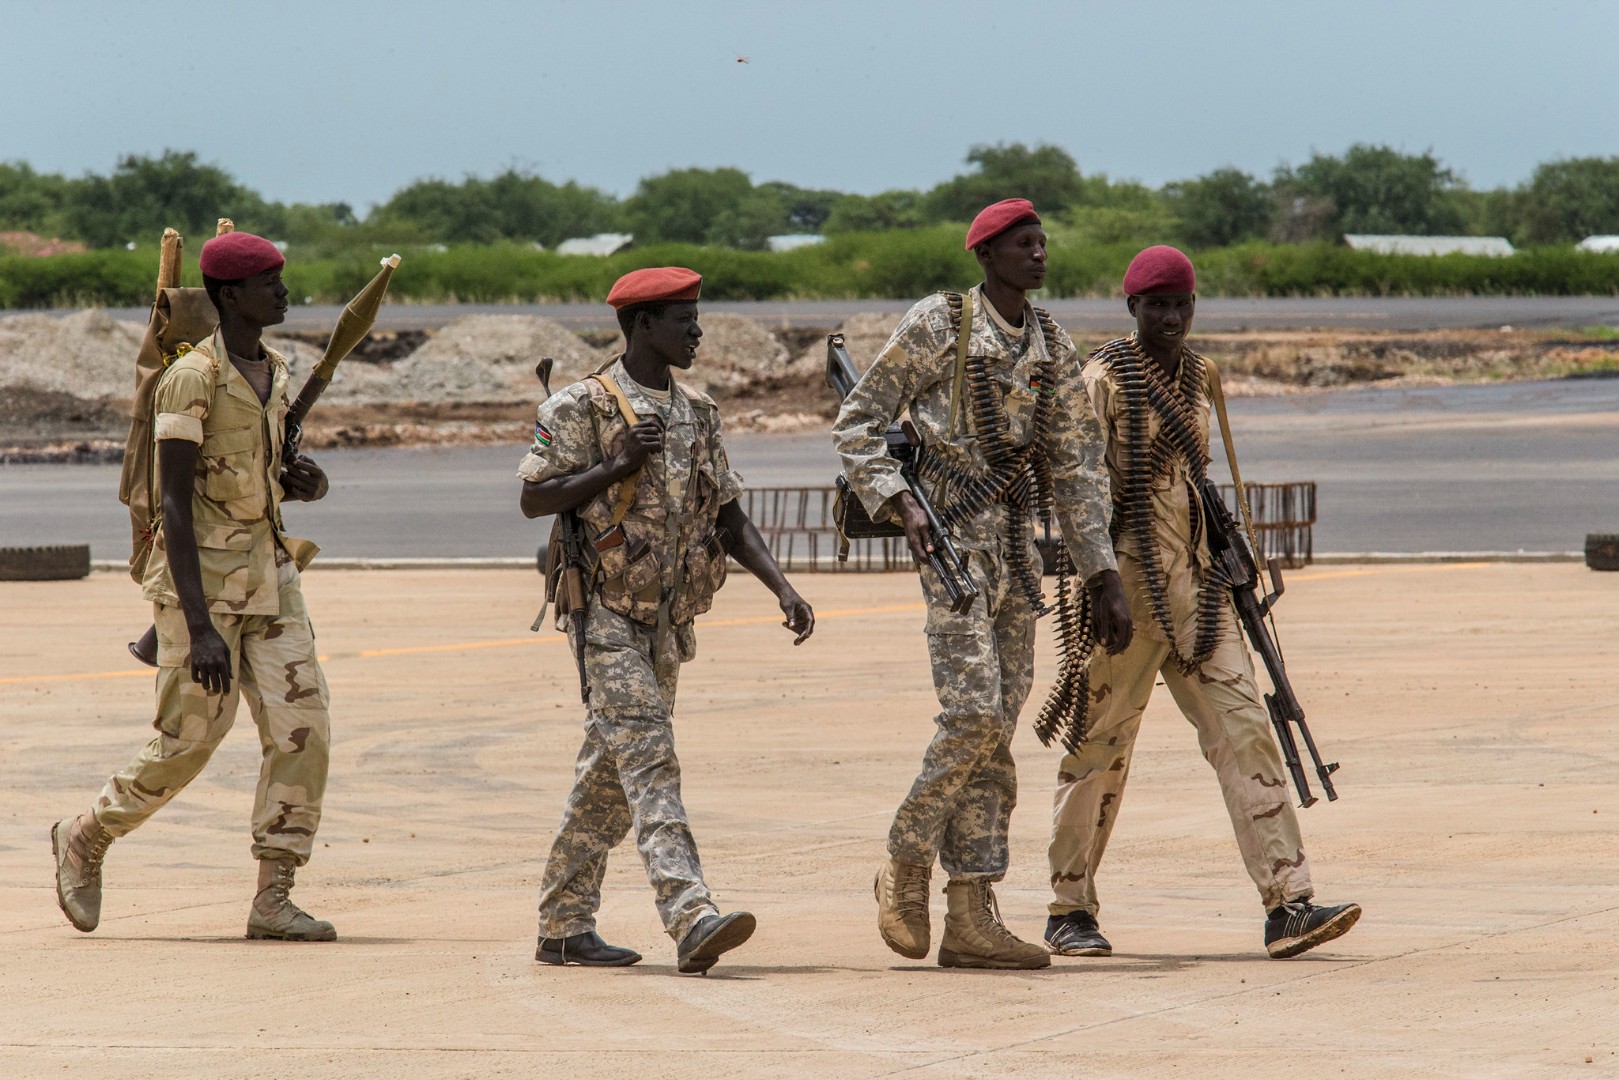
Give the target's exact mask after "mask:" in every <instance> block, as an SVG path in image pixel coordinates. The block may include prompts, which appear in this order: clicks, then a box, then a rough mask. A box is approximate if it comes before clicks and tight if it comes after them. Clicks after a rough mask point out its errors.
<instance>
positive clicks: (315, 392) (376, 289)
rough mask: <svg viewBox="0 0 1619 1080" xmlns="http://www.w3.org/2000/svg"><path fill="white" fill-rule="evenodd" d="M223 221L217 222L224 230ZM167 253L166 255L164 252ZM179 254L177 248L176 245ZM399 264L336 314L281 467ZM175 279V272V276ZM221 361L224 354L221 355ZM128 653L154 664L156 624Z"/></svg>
mask: <svg viewBox="0 0 1619 1080" xmlns="http://www.w3.org/2000/svg"><path fill="white" fill-rule="evenodd" d="M227 224H228V223H226V222H223V221H222V222H221V223H220V228H221V229H222V230H223V229H225V228H226V227H227ZM165 257H167V256H165ZM175 257H176V258H178V248H176V256H175ZM398 266H399V256H398V255H390V256H388V257H387V258H386V259H383V260H382V269H381V270H378V271H377V273H376V276H375V277H373V278H372V279H371V280H370V281H369V282H367V283H366V286H365V288H363V289H361V290H360V291H359V293H357V294H356V295H355V297H354V299H352V300H350V301H349V302H348V303H347V304H346V305H344V307H343V313H342V314H341V315H339V316H338V317H337V326H336V327H334V328H333V329H332V336H331V338H330V339H328V340H327V342H326V350H325V352H324V353H322V354H321V358H320V363H319V364H317V365H315V370H314V371H312V372H310V373H309V378H308V379H306V380H305V381H304V386H303V389H302V390H300V391H298V400H296V401H294V402H293V403H292V405H291V407H290V408H288V410H287V423H286V438H285V440H284V441H283V442H282V444H281V467H282V468H283V469H289V468H291V467H292V465H293V463H294V462H296V461H297V460H298V446H299V444H300V443H301V442H303V437H304V428H303V424H304V419H305V418H306V417H308V415H309V410H310V409H311V408H313V407H314V405H315V402H317V401H319V400H320V395H321V394H322V393H324V392H325V390H326V388H327V387H328V386H330V385H331V384H332V376H333V375H335V374H337V365H338V364H340V363H342V361H343V358H344V357H346V356H348V354H349V353H351V352H353V351H354V347H355V346H356V345H358V344H359V343H360V342H361V341H363V340H364V339H365V335H367V334H369V333H370V332H371V327H372V326H374V325H376V321H377V311H378V310H379V309H380V308H381V307H382V298H383V296H384V295H385V294H386V293H387V292H388V282H389V281H390V280H392V279H393V273H394V270H395V269H397V268H398ZM175 280H176V281H178V280H179V279H178V276H176V277H175ZM220 359H221V361H222V362H223V360H224V358H223V357H221V358H220ZM129 652H130V655H131V656H133V657H134V658H135V659H137V660H139V661H140V662H141V663H143V664H145V665H146V666H147V667H157V627H156V626H149V627H147V628H146V633H144V634H142V635H141V636H140V640H139V641H132V642H130V643H129Z"/></svg>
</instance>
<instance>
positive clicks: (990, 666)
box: [833, 289, 1114, 881]
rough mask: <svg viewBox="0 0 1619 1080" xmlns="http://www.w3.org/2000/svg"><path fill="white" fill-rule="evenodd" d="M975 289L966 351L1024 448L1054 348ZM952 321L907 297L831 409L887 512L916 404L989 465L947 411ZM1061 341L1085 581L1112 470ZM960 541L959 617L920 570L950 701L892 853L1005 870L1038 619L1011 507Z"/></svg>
mask: <svg viewBox="0 0 1619 1080" xmlns="http://www.w3.org/2000/svg"><path fill="white" fill-rule="evenodd" d="M972 299H973V319H972V325H971V329H970V333H971V338H970V342H969V348H968V351H969V353H970V354H972V355H975V356H983V357H985V358H986V359H988V360H989V361H990V363H989V374H990V377H991V378H992V379H994V380H995V381H996V382H997V383H999V384H1000V386H1001V387H1002V389H1003V390H1004V395H1005V407H1006V415H1007V422H1008V429H1009V435H1010V438H1011V440H1012V441H1013V442H1014V443H1016V444H1019V445H1021V444H1025V443H1027V441H1028V438H1029V424H1030V420H1031V418H1032V416H1033V412H1034V404H1035V395H1036V390H1034V389H1032V388H1031V387H1030V385H1029V378H1030V375H1031V374H1032V372H1033V369H1034V367H1035V365H1036V364H1037V363H1038V361H1039V358H1040V356H1041V355H1042V354H1043V352H1044V350H1045V348H1046V345H1045V340H1044V335H1042V334H1041V332H1040V324H1039V322H1038V321H1037V320H1036V319H1035V317H1034V314H1033V312H1032V311H1031V310H1028V309H1025V311H1024V317H1023V326H1022V327H1021V328H1016V327H1013V326H1011V325H1009V324H1008V323H1007V322H1006V321H1005V320H1004V319H1002V318H1001V316H1000V314H999V313H998V312H995V311H994V310H993V309H992V307H991V305H990V304H989V302H988V301H987V300H985V299H984V296H983V294H982V292H981V291H980V290H979V289H975V290H974V291H973V297H972ZM953 324H954V319H953V317H952V314H951V309H950V306H949V304H948V302H947V301H946V299H945V296H944V294H942V293H941V294H938V295H935V296H931V297H928V298H927V299H925V300H922V301H921V302H919V303H918V304H916V305H915V306H914V307H912V308H911V310H910V311H909V312H908V313H907V314H906V315H905V318H904V319H903V320H902V321H901V322H900V324H899V326H898V327H897V328H896V329H895V331H894V334H893V336H892V337H891V338H890V339H889V341H888V344H887V345H886V346H884V348H883V351H882V352H881V353H880V354H879V355H878V357H877V359H876V361H875V362H874V363H873V364H872V366H871V368H870V370H868V371H867V372H866V374H865V375H864V376H862V378H861V379H860V382H859V384H858V385H857V386H856V387H855V389H854V391H853V392H852V393H850V395H849V397H848V398H847V399H846V400H845V401H844V403H843V408H842V410H841V411H840V412H839V414H838V419H837V423H836V425H835V427H834V429H833V439H834V441H835V443H836V446H837V450H838V453H839V454H840V455H841V456H842V458H843V467H844V471H845V473H846V475H847V476H848V478H849V481H850V483H851V484H852V485H853V487H854V489H855V491H856V492H857V493H858V494H859V496H860V499H861V502H862V503H863V504H864V505H865V507H866V509H867V511H868V512H869V513H870V514H872V515H873V516H874V517H877V518H882V517H885V516H887V515H888V510H887V508H886V504H887V503H888V501H889V500H890V499H891V498H893V496H894V495H896V494H897V493H899V492H900V491H903V490H904V489H905V483H904V480H903V479H902V478H901V477H900V475H899V464H898V462H896V461H895V460H894V459H893V458H891V457H889V456H888V454H887V452H886V448H885V444H884V441H883V432H884V430H885V429H886V428H887V427H888V425H889V424H890V423H891V422H892V421H893V420H894V419H895V418H897V417H898V416H899V415H900V414H901V413H904V412H906V411H907V410H908V412H909V416H910V419H911V420H912V422H913V423H915V425H916V428H917V431H918V433H919V434H920V435H921V438H922V443H923V445H924V446H925V447H926V448H927V453H929V454H936V455H939V456H941V457H942V458H943V459H944V461H945V462H946V463H947V464H949V463H957V464H961V465H964V466H967V467H970V468H971V469H973V470H974V471H978V472H982V471H984V470H985V468H986V462H985V460H984V457H983V454H982V452H981V451H980V450H979V448H978V445H977V441H976V439H975V438H974V436H973V435H972V433H971V432H970V431H968V430H966V429H967V427H968V424H967V423H966V421H965V420H959V419H958V420H957V421H956V422H955V424H953V423H952V415H951V414H952V409H951V393H952V382H953V376H954V371H955V353H956V328H955V326H954V325H953ZM1058 352H1059V355H1057V356H1056V357H1054V359H1055V360H1056V361H1057V364H1056V369H1057V374H1058V378H1057V386H1056V388H1055V391H1056V397H1055V402H1054V406H1053V417H1052V422H1051V425H1050V432H1051V434H1050V436H1049V439H1048V443H1049V445H1048V446H1047V447H1046V456H1047V459H1048V461H1049V463H1050V467H1051V476H1052V482H1053V489H1054V495H1055V512H1056V517H1057V520H1058V523H1059V524H1060V526H1061V528H1062V534H1063V538H1064V541H1065V543H1066V545H1067V547H1068V551H1069V554H1070V556H1071V558H1072V559H1073V562H1074V565H1075V567H1076V568H1077V570H1078V573H1079V576H1080V578H1081V580H1086V581H1088V580H1089V579H1090V578H1091V577H1093V576H1094V575H1096V574H1098V573H1100V572H1101V571H1103V570H1108V569H1112V568H1113V567H1114V560H1113V548H1112V545H1111V544H1110V543H1109V541H1108V533H1107V508H1108V487H1107V475H1106V472H1105V470H1104V466H1103V463H1102V438H1101V431H1100V429H1099V428H1098V426H1097V423H1096V418H1095V416H1094V415H1093V414H1092V411H1091V404H1090V400H1089V398H1087V397H1086V395H1085V393H1084V388H1083V386H1082V385H1081V383H1080V380H1079V371H1078V365H1077V364H1076V363H1075V361H1074V347H1073V343H1072V342H1071V341H1069V339H1068V337H1067V335H1066V334H1061V335H1060V342H1059V348H1058ZM929 496H930V498H935V505H936V506H938V507H940V508H941V509H942V508H943V507H945V506H948V505H949V498H950V493H949V491H948V490H945V485H944V484H942V483H941V484H940V485H938V486H937V487H936V488H935V489H934V490H930V491H929ZM955 539H956V544H957V547H958V548H960V549H961V551H962V554H963V556H964V557H965V558H966V560H967V562H968V563H969V566H970V570H971V573H972V575H973V579H974V581H975V582H976V583H977V584H978V586H979V589H980V596H979V599H978V600H977V601H976V602H975V603H974V604H973V606H972V608H971V610H969V611H968V612H966V613H965V614H961V615H957V614H955V613H953V612H952V611H951V610H950V608H949V603H948V600H947V599H946V598H945V594H944V589H943V586H942V585H941V584H940V582H939V581H938V580H937V578H936V576H935V575H934V574H933V572H932V571H931V570H930V569H928V568H926V567H924V568H923V569H922V572H921V573H922V591H923V595H924V597H925V598H926V600H927V609H928V610H927V624H926V632H927V635H928V653H929V656H930V658H931V661H932V668H933V683H934V689H935V690H936V692H937V693H938V697H939V705H940V710H941V711H940V712H939V714H938V716H936V717H935V718H934V723H935V725H936V726H937V731H936V732H935V734H934V737H933V740H932V742H931V743H930V744H929V745H928V748H927V752H926V753H925V755H924V757H923V761H922V771H921V772H920V773H919V774H918V776H917V778H916V781H915V782H914V783H913V784H912V786H911V790H910V793H909V794H908V795H907V796H906V797H905V800H904V802H903V803H901V804H900V808H899V811H898V813H896V814H895V816H894V822H893V825H892V827H891V828H890V830H889V834H888V851H889V854H890V855H891V856H892V857H893V858H895V859H896V860H899V861H900V862H903V863H909V864H911V865H917V866H932V865H933V862H934V860H935V859H937V860H938V861H939V863H940V865H941V866H943V867H944V869H945V871H946V872H947V873H948V874H949V875H950V879H951V880H952V881H999V880H1000V879H1001V878H1002V877H1004V876H1005V874H1006V867H1007V826H1008V823H1009V820H1010V817H1011V813H1012V808H1013V806H1014V804H1015V803H1016V802H1017V773H1016V769H1015V767H1014V765H1013V761H1012V753H1011V743H1012V736H1013V734H1014V732H1015V731H1016V728H1017V720H1018V715H1019V713H1020V712H1021V711H1022V708H1023V704H1024V702H1025V701H1026V700H1027V698H1028V696H1029V690H1030V688H1031V685H1032V683H1033V679H1034V622H1035V615H1034V612H1033V610H1032V609H1031V608H1030V606H1029V603H1028V600H1027V599H1026V598H1025V597H1024V596H1023V594H1022V592H1021V591H1020V590H1019V589H1018V588H1017V587H1016V585H1015V583H1014V581H1013V580H1012V575H1011V573H1010V572H1009V564H1008V544H1009V543H1010V538H1009V536H1008V534H1007V527H1006V514H1005V509H1004V507H1002V506H1000V505H992V506H990V507H988V508H986V509H985V510H984V511H982V512H981V513H979V514H978V515H976V516H975V517H973V518H972V519H970V520H969V521H967V522H964V523H963V525H962V526H961V528H959V529H958V530H957V532H956V537H955ZM1028 543H1029V550H1028V551H1027V552H1025V554H1026V555H1027V557H1028V558H1029V559H1031V560H1033V565H1035V566H1038V565H1039V561H1038V560H1039V556H1038V554H1037V553H1036V552H1035V551H1034V549H1033V541H1032V538H1031V539H1030V540H1029V542H1028Z"/></svg>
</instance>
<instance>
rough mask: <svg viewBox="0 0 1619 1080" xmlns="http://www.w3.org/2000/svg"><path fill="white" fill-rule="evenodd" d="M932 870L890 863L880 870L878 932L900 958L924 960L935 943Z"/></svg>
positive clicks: (874, 885)
mask: <svg viewBox="0 0 1619 1080" xmlns="http://www.w3.org/2000/svg"><path fill="white" fill-rule="evenodd" d="M932 876H933V867H931V866H916V865H913V864H911V863H903V862H900V861H899V860H898V859H889V860H888V861H887V862H885V863H883V864H882V866H880V867H878V868H877V880H876V882H874V883H873V885H872V889H873V891H874V892H876V894H877V932H878V933H879V934H881V935H882V936H883V940H884V941H886V942H887V943H888V947H889V948H890V949H893V950H894V951H895V952H897V953H899V954H900V955H901V956H905V957H909V958H910V959H912V960H921V959H923V958H924V957H926V956H927V954H928V949H929V947H930V946H931V943H932V940H933V938H932V933H933V931H932V928H931V927H930V926H929V925H928V881H929V879H930V878H932Z"/></svg>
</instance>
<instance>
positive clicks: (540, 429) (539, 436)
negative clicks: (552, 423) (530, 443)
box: [534, 421, 551, 447]
mask: <svg viewBox="0 0 1619 1080" xmlns="http://www.w3.org/2000/svg"><path fill="white" fill-rule="evenodd" d="M534 445H535V446H539V447H546V446H550V445H551V432H550V430H549V429H548V428H546V426H545V425H544V424H542V423H540V422H539V421H535V423H534Z"/></svg>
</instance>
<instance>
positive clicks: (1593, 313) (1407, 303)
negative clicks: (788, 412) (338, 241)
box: [0, 296, 1619, 336]
mask: <svg viewBox="0 0 1619 1080" xmlns="http://www.w3.org/2000/svg"><path fill="white" fill-rule="evenodd" d="M910 303H911V302H910V301H909V300H795V301H785V300H760V301H733V302H726V301H705V302H704V303H703V309H704V310H705V311H728V312H734V313H736V314H738V315H747V316H749V317H751V318H754V319H757V320H759V321H760V322H763V323H766V324H785V325H789V326H802V327H824V328H827V329H831V328H833V327H836V326H838V325H839V324H841V323H842V322H843V321H844V320H845V319H847V318H848V317H849V316H851V315H855V314H858V313H860V312H863V311H892V312H894V313H896V314H898V313H899V312H902V311H904V310H905V309H906V308H907V307H909V306H910ZM1042 303H1043V304H1044V305H1045V306H1046V307H1047V308H1049V309H1050V311H1051V313H1052V315H1053V316H1054V317H1055V318H1056V319H1057V321H1058V322H1060V323H1062V324H1063V326H1064V327H1066V328H1067V329H1068V330H1069V331H1070V332H1072V333H1073V334H1075V335H1076V336H1077V335H1081V334H1084V335H1095V334H1111V333H1122V332H1124V331H1125V330H1128V329H1129V320H1128V316H1127V315H1126V314H1125V310H1124V301H1122V300H1115V299H1079V300H1047V301H1042ZM340 310H341V309H340V308H337V307H333V306H330V305H319V304H316V305H311V306H308V307H295V308H293V309H292V310H290V311H289V312H288V313H287V321H286V324H285V326H286V329H288V330H297V331H322V330H330V329H331V328H332V326H333V325H334V324H335V323H336V322H337V315H338V312H339V311H340ZM14 314H20V313H19V312H13V311H0V317H3V316H5V315H14ZM112 314H113V315H115V316H117V317H118V318H120V319H129V320H133V321H135V322H145V321H146V314H147V313H146V309H145V308H115V309H113V311H112ZM474 314H504V315H515V314H523V315H543V316H545V317H547V318H551V319H555V320H557V321H558V322H560V323H562V324H564V325H565V326H569V327H572V328H573V329H575V330H611V329H615V328H616V324H614V322H613V319H612V312H611V311H610V310H609V309H608V308H607V306H606V305H605V304H590V303H586V304H388V305H387V306H385V307H384V308H383V309H382V312H381V314H380V315H379V316H378V318H377V326H378V328H379V329H384V330H432V329H437V328H438V327H441V326H443V325H444V324H445V323H447V322H450V321H451V320H453V319H457V318H460V317H462V316H464V315H474ZM1197 324H1198V328H1199V329H1200V330H1202V331H1204V332H1205V333H1209V332H1229V331H1240V330H1298V329H1313V328H1334V329H1358V330H1401V331H1412V330H1439V329H1451V328H1460V327H1495V326H1505V325H1511V326H1518V327H1526V326H1533V327H1558V326H1563V327H1575V326H1591V325H1609V326H1612V325H1619V297H1612V296H1457V297H1421V296H1416V297H1356V296H1338V297H1297V298H1255V297H1208V298H1207V299H1205V300H1204V301H1203V302H1202V304H1200V305H1199V307H1198V313H1197Z"/></svg>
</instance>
